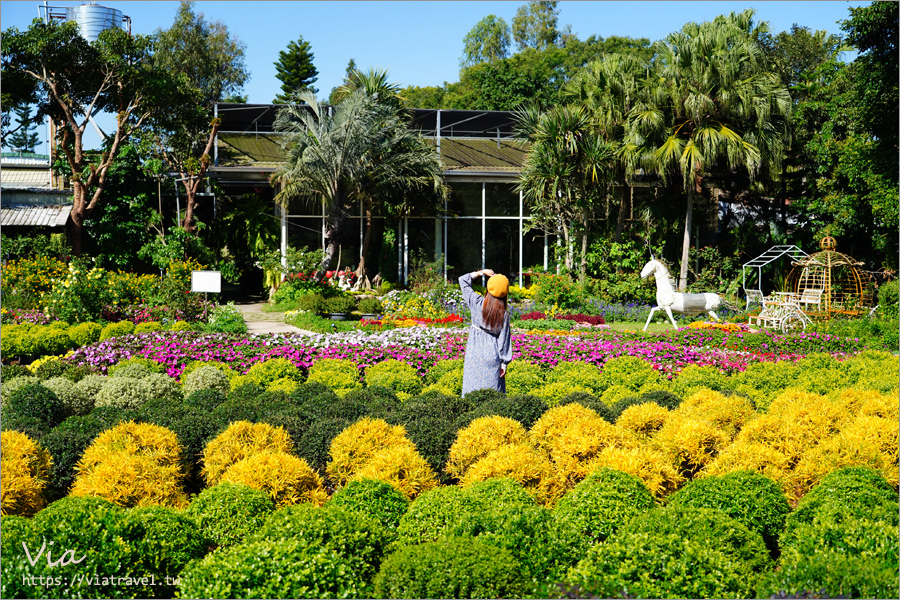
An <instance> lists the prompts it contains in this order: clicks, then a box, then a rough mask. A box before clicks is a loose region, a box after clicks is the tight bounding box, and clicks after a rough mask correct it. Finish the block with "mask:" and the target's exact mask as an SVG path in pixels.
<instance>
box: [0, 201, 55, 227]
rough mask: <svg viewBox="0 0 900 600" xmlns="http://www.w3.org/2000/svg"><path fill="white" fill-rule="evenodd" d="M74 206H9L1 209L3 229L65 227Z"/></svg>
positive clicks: (0, 224)
mask: <svg viewBox="0 0 900 600" xmlns="http://www.w3.org/2000/svg"><path fill="white" fill-rule="evenodd" d="M71 211H72V206H71V205H69V206H8V207H4V208H2V209H0V226H2V227H63V226H65V224H66V221H67V220H68V218H69V213H70V212H71Z"/></svg>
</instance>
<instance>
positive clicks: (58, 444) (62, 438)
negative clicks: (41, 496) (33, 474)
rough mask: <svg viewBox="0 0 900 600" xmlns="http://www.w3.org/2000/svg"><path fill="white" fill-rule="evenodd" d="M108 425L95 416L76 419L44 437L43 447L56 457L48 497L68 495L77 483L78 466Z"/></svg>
mask: <svg viewBox="0 0 900 600" xmlns="http://www.w3.org/2000/svg"><path fill="white" fill-rule="evenodd" d="M107 425H108V424H107V423H106V422H105V421H103V420H100V419H98V418H97V417H95V416H94V415H84V416H74V417H69V418H68V419H66V420H65V421H63V422H62V423H60V424H59V425H57V426H56V427H54V428H53V429H52V430H51V431H50V432H49V433H48V434H47V435H45V436H44V437H43V438H41V445H42V446H43V447H44V448H46V449H47V452H49V453H50V456H52V457H53V474H52V478H51V482H50V486H49V489H48V491H47V493H48V496H49V497H51V498H61V497H63V496H65V495H66V494H67V493H68V492H69V488H70V487H71V486H72V482H73V481H74V480H75V465H76V464H77V463H78V461H79V460H80V459H81V456H82V454H84V451H85V450H86V449H87V447H88V446H89V445H90V443H91V442H92V441H94V438H95V437H97V435H98V434H99V433H100V432H101V431H103V430H104V429H107V428H108V427H107Z"/></svg>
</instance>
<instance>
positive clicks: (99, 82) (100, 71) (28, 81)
mask: <svg viewBox="0 0 900 600" xmlns="http://www.w3.org/2000/svg"><path fill="white" fill-rule="evenodd" d="M150 49H151V40H150V38H148V37H146V36H141V35H129V34H128V33H126V32H124V31H122V30H121V29H119V28H116V27H113V28H110V29H107V30H105V31H103V32H102V33H101V34H100V36H99V39H98V40H97V41H96V42H93V43H88V42H87V40H85V39H84V38H83V37H81V34H80V33H79V30H78V25H77V24H76V23H75V22H71V21H70V22H67V23H63V24H59V23H57V22H55V21H51V22H49V23H44V22H43V21H42V20H41V19H35V20H34V21H32V24H31V26H30V27H29V28H28V29H27V30H26V31H19V30H18V29H17V28H15V27H12V28H10V29H7V30H6V31H5V32H4V35H3V50H2V70H3V77H4V86H6V82H7V78H9V79H10V80H11V81H12V82H14V83H15V85H14V86H13V88H14V89H13V90H12V93H11V94H10V95H9V96H7V97H6V98H5V99H6V100H9V101H10V102H11V103H12V104H21V103H23V102H25V103H28V104H36V105H37V108H38V110H37V117H38V118H42V117H44V116H46V115H49V116H50V117H51V119H53V121H54V122H55V123H56V124H57V144H58V148H59V152H60V154H61V155H62V156H63V157H64V159H65V161H66V163H67V164H68V166H69V169H70V170H71V172H72V187H73V205H72V212H71V217H72V219H71V223H72V224H71V226H70V228H69V237H70V241H71V244H72V251H73V253H74V254H76V255H78V254H81V251H82V233H83V230H84V223H85V220H87V219H88V218H89V217H90V215H91V213H93V211H94V210H95V209H96V208H97V206H99V204H100V203H101V199H102V198H103V196H104V191H105V189H106V186H107V184H108V177H109V170H110V168H111V167H112V165H113V164H114V163H115V161H116V159H117V158H118V156H119V152H120V150H121V147H122V145H123V144H124V143H125V142H126V141H127V140H128V138H129V137H130V136H131V135H132V134H133V133H134V132H135V131H137V130H138V129H140V128H141V127H142V126H144V125H146V124H147V123H148V122H149V120H150V119H151V116H153V114H154V112H158V111H156V109H157V108H158V107H159V106H172V105H177V104H178V102H179V86H178V84H177V81H176V80H175V79H174V78H173V77H172V76H171V75H170V74H169V73H168V72H167V71H166V70H165V69H162V68H159V67H158V66H156V65H155V64H154V63H153V62H152V61H150V60H149V59H150ZM6 91H7V90H6V89H4V93H6ZM100 111H108V112H111V113H113V114H114V115H115V119H116V125H115V131H114V132H113V133H112V134H110V135H109V136H107V138H106V140H105V142H104V148H103V151H102V152H100V153H96V154H94V153H91V154H88V153H85V152H84V133H85V129H86V128H87V126H88V123H89V118H90V117H91V116H92V115H94V114H96V113H97V112H100Z"/></svg>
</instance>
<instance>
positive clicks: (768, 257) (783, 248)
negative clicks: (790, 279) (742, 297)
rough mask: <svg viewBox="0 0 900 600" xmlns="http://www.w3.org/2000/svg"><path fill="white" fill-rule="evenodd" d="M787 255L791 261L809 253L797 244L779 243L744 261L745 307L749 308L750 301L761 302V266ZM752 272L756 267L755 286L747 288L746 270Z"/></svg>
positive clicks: (801, 258) (800, 258)
mask: <svg viewBox="0 0 900 600" xmlns="http://www.w3.org/2000/svg"><path fill="white" fill-rule="evenodd" d="M784 256H787V257H788V258H789V259H790V261H791V262H792V263H795V262H798V261H800V260H803V259H804V258H807V257H808V256H809V255H808V254H806V252H804V251H803V250H801V249H800V248H798V247H797V246H792V245H780V246H772V247H771V248H769V249H768V250H766V251H765V252H763V253H762V254H760V255H759V256H757V257H756V258H754V259H753V260H751V261H748V262H745V263H744V264H743V266H742V277H743V287H744V293H745V294H746V296H747V306H746V308H750V304H751V303H752V302H757V303H761V302H762V298H763V292H762V270H763V267H766V266H768V265H770V264H772V263H774V262H775V261H777V260H778V259H780V258H782V257H784ZM748 269H749V271H750V273H753V270H754V269H756V274H757V278H756V288H755V289H749V288H747V271H748Z"/></svg>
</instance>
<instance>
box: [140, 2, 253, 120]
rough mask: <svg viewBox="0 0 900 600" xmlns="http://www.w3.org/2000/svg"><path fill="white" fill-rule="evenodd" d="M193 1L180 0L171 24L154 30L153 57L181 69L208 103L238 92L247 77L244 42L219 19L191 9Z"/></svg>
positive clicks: (173, 67) (202, 100) (174, 69)
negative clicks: (215, 19) (154, 49)
mask: <svg viewBox="0 0 900 600" xmlns="http://www.w3.org/2000/svg"><path fill="white" fill-rule="evenodd" d="M194 5H195V2H193V1H186V0H182V2H181V3H180V4H179V6H178V13H177V14H176V15H175V21H174V22H173V23H172V26H171V27H169V28H168V29H157V30H156V31H155V36H156V53H155V55H154V60H155V61H156V64H158V65H159V66H160V67H163V68H165V69H169V70H170V71H173V72H176V73H184V74H185V75H186V76H187V80H188V82H190V85H191V86H192V87H194V88H196V89H198V90H200V102H201V104H202V105H203V106H207V107H210V106H212V104H213V103H214V102H218V101H220V100H222V98H224V97H226V96H231V95H233V94H237V93H238V92H240V91H241V89H242V88H243V87H244V84H245V83H246V82H247V80H248V79H250V72H249V71H247V66H246V62H245V57H244V49H245V47H246V46H245V44H244V43H243V42H241V41H240V40H239V39H238V38H237V37H236V36H235V35H233V34H232V33H231V32H229V31H228V26H227V25H225V24H224V23H222V22H221V21H209V20H207V19H206V18H205V17H204V15H203V13H199V14H198V13H195V12H194Z"/></svg>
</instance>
